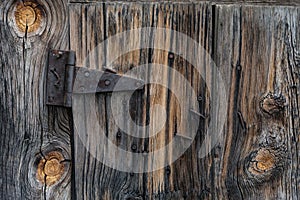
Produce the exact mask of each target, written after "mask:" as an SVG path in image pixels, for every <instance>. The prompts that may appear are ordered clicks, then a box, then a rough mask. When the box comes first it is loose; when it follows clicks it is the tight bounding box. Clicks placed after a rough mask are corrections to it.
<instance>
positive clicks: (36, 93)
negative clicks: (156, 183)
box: [0, 1, 71, 199]
mask: <svg viewBox="0 0 300 200" xmlns="http://www.w3.org/2000/svg"><path fill="white" fill-rule="evenodd" d="M20 3H21V2H19V1H18V2H17V1H2V2H1V4H0V11H1V17H0V23H1V24H0V26H1V28H0V63H1V65H0V68H1V72H0V80H1V81H0V84H1V86H0V94H1V95H0V105H1V107H0V112H1V115H0V130H1V133H0V152H1V161H0V165H1V168H0V185H1V186H0V188H1V189H0V198H1V199H69V198H70V194H71V193H70V191H71V188H70V186H71V184H70V175H71V170H70V167H69V166H70V157H71V147H70V129H69V112H68V110H65V109H61V108H48V107H46V105H45V103H44V102H45V100H44V99H45V87H44V86H45V85H44V81H45V69H46V63H47V55H48V50H49V48H61V49H68V24H67V23H65V21H67V16H66V15H65V12H66V8H67V7H66V6H67V5H66V3H67V2H66V1H55V2H52V1H51V2H49V1H34V3H33V4H32V2H30V1H23V4H24V5H25V6H32V5H35V6H38V8H32V9H31V10H34V9H42V10H43V11H44V14H43V15H40V16H38V17H43V19H42V20H43V23H44V22H46V23H45V27H44V28H41V29H40V27H36V28H34V29H31V30H30V33H29V32H28V30H29V28H30V27H29V26H31V25H32V24H34V22H33V20H32V22H31V24H29V25H28V24H27V26H28V27H27V28H26V19H25V29H24V31H23V32H22V30H23V29H20V30H19V31H18V32H16V30H17V28H18V27H16V26H17V24H16V23H14V16H15V12H16V10H15V9H16V7H15V6H16V5H17V4H18V5H20ZM21 7H22V6H21ZM28 9H29V10H30V8H28ZM24 12H25V14H26V12H27V11H26V10H25V11H24ZM19 14H20V15H22V12H20V13H19ZM23 14H24V13H23ZM31 14H32V13H31ZM19 17H24V16H19ZM31 17H34V16H33V14H32V16H31ZM25 18H26V17H25ZM23 19H24V18H23ZM23 22H24V20H23ZM37 26H42V23H41V24H37ZM53 151H54V152H60V153H61V155H62V156H63V158H62V160H63V162H65V165H64V166H65V167H64V168H63V173H62V176H61V177H60V179H59V180H57V181H55V183H52V185H49V186H48V184H47V182H41V181H40V180H39V179H38V178H37V171H38V164H39V162H41V160H43V159H44V160H47V158H48V156H49V152H53ZM48 164H49V163H48ZM53 166H54V165H53ZM48 172H49V171H48Z"/></svg>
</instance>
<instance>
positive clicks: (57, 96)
mask: <svg viewBox="0 0 300 200" xmlns="http://www.w3.org/2000/svg"><path fill="white" fill-rule="evenodd" d="M75 64H76V59H75V52H74V51H61V50H50V52H49V55H48V69H47V79H46V85H47V100H46V104H47V105H52V106H63V107H72V95H73V93H76V94H87V93H108V92H116V91H134V90H141V89H143V88H144V81H142V80H139V79H135V78H131V77H126V76H122V75H118V74H115V73H112V71H111V70H106V71H99V70H93V69H89V68H84V67H76V66H75ZM95 79H96V80H95ZM118 81H120V82H119V83H118ZM117 83H118V84H117ZM116 86H117V87H116Z"/></svg>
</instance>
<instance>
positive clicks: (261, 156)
mask: <svg viewBox="0 0 300 200" xmlns="http://www.w3.org/2000/svg"><path fill="white" fill-rule="evenodd" d="M251 162H252V164H253V165H252V166H251V167H250V169H249V171H250V172H252V173H253V174H257V173H264V172H266V171H269V170H271V169H273V168H274V167H275V162H276V157H275V156H274V155H273V154H272V153H271V152H270V151H269V150H266V149H261V150H259V151H258V152H257V154H256V156H255V157H254V158H253V160H252V161H251Z"/></svg>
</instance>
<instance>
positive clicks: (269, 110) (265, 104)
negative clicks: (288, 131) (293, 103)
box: [259, 93, 285, 116]
mask: <svg viewBox="0 0 300 200" xmlns="http://www.w3.org/2000/svg"><path fill="white" fill-rule="evenodd" d="M284 104H285V99H284V97H283V96H282V95H276V94H272V93H268V94H267V95H266V96H264V97H263V98H262V99H261V101H260V105H259V106H260V109H261V111H262V112H263V113H264V114H267V115H269V116H272V115H276V114H279V113H280V112H281V111H283V110H284Z"/></svg>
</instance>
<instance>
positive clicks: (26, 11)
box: [9, 1, 46, 37]
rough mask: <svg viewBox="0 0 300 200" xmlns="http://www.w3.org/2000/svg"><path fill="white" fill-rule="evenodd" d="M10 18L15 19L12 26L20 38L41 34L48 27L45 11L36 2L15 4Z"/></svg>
mask: <svg viewBox="0 0 300 200" xmlns="http://www.w3.org/2000/svg"><path fill="white" fill-rule="evenodd" d="M9 17H10V18H12V19H13V24H11V26H12V27H13V29H14V31H15V32H16V33H17V35H18V36H20V37H23V36H24V34H25V35H26V36H31V35H36V34H39V33H41V32H42V31H43V29H44V28H45V25H46V22H45V20H46V17H45V11H44V9H43V7H42V6H41V5H40V4H38V3H36V2H35V1H24V2H17V3H15V4H14V5H13V9H12V10H11V11H10V13H9Z"/></svg>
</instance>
